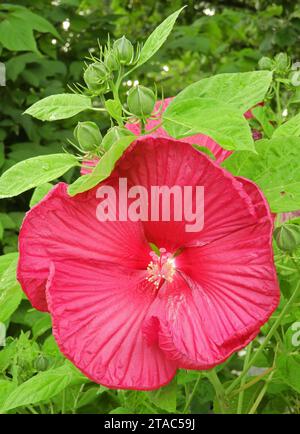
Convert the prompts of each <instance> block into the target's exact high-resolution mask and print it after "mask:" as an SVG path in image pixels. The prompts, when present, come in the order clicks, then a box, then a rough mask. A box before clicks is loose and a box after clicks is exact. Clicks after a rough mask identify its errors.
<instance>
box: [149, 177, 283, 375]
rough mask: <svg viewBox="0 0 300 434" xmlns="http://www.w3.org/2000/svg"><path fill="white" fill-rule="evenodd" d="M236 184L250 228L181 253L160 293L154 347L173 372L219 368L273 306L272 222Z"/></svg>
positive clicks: (253, 192)
mask: <svg viewBox="0 0 300 434" xmlns="http://www.w3.org/2000/svg"><path fill="white" fill-rule="evenodd" d="M240 181H241V182H242V183H243V185H244V187H245V190H246V191H247V192H248V194H249V197H250V198H251V200H252V201H253V206H254V208H255V210H256V213H257V221H256V223H255V224H249V225H248V226H247V227H244V228H240V229H239V230H237V231H235V232H232V233H230V234H228V235H226V236H224V237H222V238H219V239H217V240H215V241H212V242H211V243H208V244H206V245H204V246H202V247H189V248H186V249H184V250H183V252H182V253H181V254H180V255H179V256H178V257H177V258H176V268H177V273H176V278H175V279H174V282H173V283H171V284H168V285H167V286H166V288H165V293H166V294H168V296H167V297H165V298H164V297H163V296H162V298H161V306H160V309H159V311H158V312H159V313H157V318H158V319H159V321H160V331H159V345H160V347H161V348H162V349H163V350H164V351H165V352H166V355H167V356H168V357H170V358H171V359H173V360H174V361H175V360H176V361H177V363H178V364H179V367H185V368H192V369H209V368H211V367H213V366H215V365H217V364H219V363H221V362H223V361H224V360H226V359H227V358H228V357H229V356H230V355H231V354H232V353H233V352H235V351H237V350H239V349H241V348H243V347H244V346H246V345H247V344H248V343H249V342H250V341H251V340H252V339H254V337H255V336H256V335H257V334H258V333H259V331H260V327H261V326H262V325H263V324H264V323H265V322H266V321H267V320H268V318H269V317H270V315H271V314H272V312H273V311H274V309H275V308H276V307H277V305H278V303H279V294H280V293H279V287H278V281H277V276H276V271H275V267H274V263H273V252H272V245H271V243H272V228H273V218H272V215H271V213H270V210H269V208H268V205H267V203H266V201H265V199H264V197H263V196H262V194H261V192H260V191H259V190H258V188H257V187H256V186H255V184H253V183H252V182H250V181H247V180H243V179H241V180H240ZM172 294H174V295H173V296H172ZM179 294H180V296H179ZM162 305H163V306H164V307H162Z"/></svg>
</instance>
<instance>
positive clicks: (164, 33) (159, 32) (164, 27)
mask: <svg viewBox="0 0 300 434" xmlns="http://www.w3.org/2000/svg"><path fill="white" fill-rule="evenodd" d="M184 7H185V6H184ZM184 7H183V8H181V9H179V10H178V11H176V12H174V13H173V14H172V15H170V16H169V17H168V18H166V19H165V20H164V21H163V22H162V23H161V24H160V25H159V26H158V27H156V29H155V30H154V31H153V32H152V33H151V35H150V36H149V38H148V39H147V41H146V42H145V44H144V46H143V47H142V49H141V53H140V57H139V60H138V63H137V65H136V66H141V65H143V63H145V62H147V61H148V60H149V59H150V58H151V57H152V56H153V55H154V54H155V53H156V52H157V51H158V50H159V49H160V47H161V46H162V45H163V44H164V42H165V41H166V39H167V37H168V36H169V34H170V33H171V31H172V29H173V27H174V24H175V21H176V20H177V18H178V15H179V14H180V12H181V11H182V10H183V9H184Z"/></svg>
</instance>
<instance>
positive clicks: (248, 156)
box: [223, 137, 300, 213]
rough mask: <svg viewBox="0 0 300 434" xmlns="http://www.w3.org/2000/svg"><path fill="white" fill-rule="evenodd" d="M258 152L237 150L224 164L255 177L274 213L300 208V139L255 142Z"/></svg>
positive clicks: (248, 176) (252, 177) (233, 171)
mask: <svg viewBox="0 0 300 434" xmlns="http://www.w3.org/2000/svg"><path fill="white" fill-rule="evenodd" d="M256 150H257V155H255V154H253V153H250V152H237V153H234V154H232V155H231V156H230V157H229V158H227V159H226V160H225V162H224V163H223V166H224V167H225V168H226V169H228V170H229V171H230V172H231V173H232V174H233V175H235V176H243V177H245V178H249V179H252V180H253V181H255V182H256V183H257V184H258V186H259V187H260V188H261V189H262V190H263V192H264V194H265V196H266V198H267V200H268V202H269V204H270V206H271V209H272V211H273V212H276V213H279V212H289V211H296V210H298V209H299V208H300V160H299V155H300V138H298V137H283V138H272V139H270V140H260V141H258V142H256Z"/></svg>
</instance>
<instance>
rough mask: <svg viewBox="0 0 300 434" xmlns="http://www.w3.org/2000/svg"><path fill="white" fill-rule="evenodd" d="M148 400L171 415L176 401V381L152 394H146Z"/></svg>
mask: <svg viewBox="0 0 300 434" xmlns="http://www.w3.org/2000/svg"><path fill="white" fill-rule="evenodd" d="M147 396H148V398H149V399H150V401H151V402H153V404H155V405H156V406H157V407H158V408H161V409H162V410H167V411H169V412H171V413H175V412H176V401H177V383H176V380H173V381H171V383H169V384H168V385H167V386H164V387H161V388H160V389H158V390H156V391H154V392H148V393H147Z"/></svg>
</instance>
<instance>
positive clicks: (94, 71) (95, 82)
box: [83, 62, 109, 91]
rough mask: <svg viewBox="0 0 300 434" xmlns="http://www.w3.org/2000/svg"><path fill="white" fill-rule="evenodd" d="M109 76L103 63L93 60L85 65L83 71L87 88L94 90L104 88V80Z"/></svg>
mask: <svg viewBox="0 0 300 434" xmlns="http://www.w3.org/2000/svg"><path fill="white" fill-rule="evenodd" d="M108 76H109V71H108V70H107V68H106V66H105V65H104V63H101V62H95V63H92V64H91V65H89V66H88V67H87V69H86V70H85V71H84V74H83V78H84V81H85V82H86V85H87V87H88V88H89V89H91V90H94V91H102V90H104V89H105V88H106V84H105V82H106V81H107V79H108Z"/></svg>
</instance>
